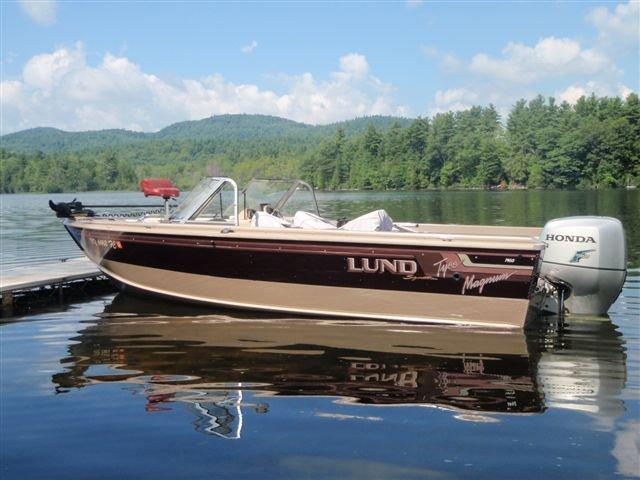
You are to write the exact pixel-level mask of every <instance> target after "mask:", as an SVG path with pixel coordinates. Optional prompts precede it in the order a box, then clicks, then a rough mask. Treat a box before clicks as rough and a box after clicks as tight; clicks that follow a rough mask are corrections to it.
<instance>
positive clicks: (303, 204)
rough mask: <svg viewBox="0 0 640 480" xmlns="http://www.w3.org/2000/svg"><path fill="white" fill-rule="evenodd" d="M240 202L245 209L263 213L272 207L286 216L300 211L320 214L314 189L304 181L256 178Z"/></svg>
mask: <svg viewBox="0 0 640 480" xmlns="http://www.w3.org/2000/svg"><path fill="white" fill-rule="evenodd" d="M240 202H241V205H242V208H243V209H247V208H250V209H253V210H257V211H262V210H264V209H265V207H268V206H270V207H272V208H273V209H275V210H277V211H278V212H279V213H281V214H282V215H285V216H293V215H294V214H295V213H296V212H297V211H298V210H304V211H307V212H314V213H316V214H319V211H318V202H317V201H316V196H315V194H314V192H313V188H311V186H310V185H309V184H308V183H306V182H303V181H302V180H275V179H261V178H254V179H253V180H251V181H250V182H249V183H248V184H247V186H246V187H245V188H244V190H242V192H241V194H240Z"/></svg>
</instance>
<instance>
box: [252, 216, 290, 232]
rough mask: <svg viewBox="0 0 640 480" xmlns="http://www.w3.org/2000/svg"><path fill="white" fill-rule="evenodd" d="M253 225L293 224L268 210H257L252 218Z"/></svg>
mask: <svg viewBox="0 0 640 480" xmlns="http://www.w3.org/2000/svg"><path fill="white" fill-rule="evenodd" d="M251 226H252V227H258V228H285V227H290V226H292V225H291V223H289V222H287V221H286V220H285V219H284V218H280V217H276V216H275V215H271V214H270V213H267V212H256V213H254V214H253V217H252V218H251Z"/></svg>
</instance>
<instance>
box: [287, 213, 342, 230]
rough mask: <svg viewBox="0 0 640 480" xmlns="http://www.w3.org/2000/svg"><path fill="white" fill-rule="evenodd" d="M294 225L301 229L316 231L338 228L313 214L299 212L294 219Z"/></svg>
mask: <svg viewBox="0 0 640 480" xmlns="http://www.w3.org/2000/svg"><path fill="white" fill-rule="evenodd" d="M293 225H294V226H296V227H300V228H308V229H315V230H335V229H336V226H335V225H333V224H332V223H331V222H329V221H328V220H325V219H324V218H322V217H319V216H318V215H314V214H313V213H309V212H303V211H302V210H298V211H297V212H296V214H295V215H294V217H293Z"/></svg>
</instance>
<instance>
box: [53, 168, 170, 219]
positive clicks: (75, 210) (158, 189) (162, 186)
mask: <svg viewBox="0 0 640 480" xmlns="http://www.w3.org/2000/svg"><path fill="white" fill-rule="evenodd" d="M140 188H142V192H143V193H144V196H145V197H162V198H163V199H164V219H165V220H169V214H170V208H171V205H170V204H169V201H170V200H171V199H172V198H176V197H179V196H180V189H179V188H177V187H175V186H174V185H173V183H171V180H169V179H168V178H145V179H143V180H141V181H140ZM149 206H150V205H83V204H82V202H80V201H78V200H77V199H75V198H74V199H73V200H71V201H70V202H59V203H55V202H53V201H52V200H49V208H51V210H53V211H54V212H56V217H58V218H71V217H95V215H96V213H95V212H94V211H93V210H90V209H89V208H86V207H93V208H139V207H147V208H148V207H149Z"/></svg>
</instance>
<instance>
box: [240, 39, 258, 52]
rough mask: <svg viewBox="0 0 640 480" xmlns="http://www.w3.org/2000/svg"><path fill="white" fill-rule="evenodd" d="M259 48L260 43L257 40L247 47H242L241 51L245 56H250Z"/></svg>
mask: <svg viewBox="0 0 640 480" xmlns="http://www.w3.org/2000/svg"><path fill="white" fill-rule="evenodd" d="M257 47H258V42H256V41H255V40H253V41H252V42H251V43H250V44H249V45H245V46H244V47H242V48H241V49H240V51H241V52H242V53H244V54H245V55H249V54H251V53H253V51H254V50H255V49H256V48H257Z"/></svg>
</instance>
